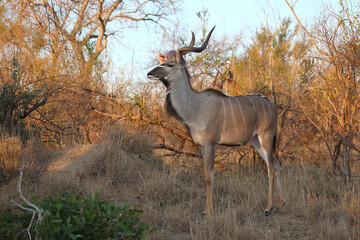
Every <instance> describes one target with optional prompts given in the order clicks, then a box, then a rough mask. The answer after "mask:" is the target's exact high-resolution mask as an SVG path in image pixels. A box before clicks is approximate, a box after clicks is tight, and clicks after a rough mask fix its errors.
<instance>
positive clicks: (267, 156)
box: [251, 135, 280, 216]
mask: <svg viewBox="0 0 360 240" xmlns="http://www.w3.org/2000/svg"><path fill="white" fill-rule="evenodd" d="M251 143H252V145H253V146H254V147H255V149H256V150H257V151H258V153H259V154H260V155H261V157H262V158H263V159H264V161H265V162H266V165H267V168H268V176H269V192H268V201H267V205H266V209H265V216H269V215H270V212H271V211H272V193H273V186H274V176H275V168H276V167H275V164H274V159H275V158H274V156H273V154H272V144H273V137H272V136H269V135H262V136H258V135H256V136H254V138H253V139H252V140H251ZM279 174H280V173H279Z"/></svg>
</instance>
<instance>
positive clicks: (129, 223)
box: [0, 191, 155, 239]
mask: <svg viewBox="0 0 360 240" xmlns="http://www.w3.org/2000/svg"><path fill="white" fill-rule="evenodd" d="M99 192H100V191H98V192H96V193H94V194H92V195H88V194H86V196H85V198H83V199H81V198H80V194H79V193H76V194H72V193H68V192H62V193H59V192H58V194H57V195H56V196H54V197H47V198H45V199H43V200H41V201H40V202H39V203H37V204H36V205H37V206H38V207H39V208H40V209H42V210H43V214H44V215H45V216H44V218H43V219H42V221H41V222H40V223H38V224H33V226H32V228H31V231H30V232H31V235H32V236H33V237H37V238H39V239H109V238H111V239H147V235H148V234H149V233H151V232H152V231H154V230H155V229H154V228H153V229H150V227H149V224H145V223H143V222H141V221H140V219H139V218H138V216H139V215H141V214H142V211H140V210H132V209H130V206H129V204H128V202H125V204H124V206H120V205H118V204H115V203H112V202H105V201H101V200H100V196H99ZM33 202H37V201H36V197H33ZM24 207H27V206H26V205H25V206H24ZM31 217H32V214H31V213H29V212H26V211H24V210H22V209H20V208H18V207H16V208H8V209H5V210H4V211H3V212H2V213H0V239H13V238H15V237H16V235H17V234H18V233H19V232H21V230H22V229H26V228H27V227H28V225H29V223H30V221H31ZM25 234H26V232H24V233H22V234H19V235H18V237H19V238H20V237H21V238H23V237H25V236H26V235H25Z"/></svg>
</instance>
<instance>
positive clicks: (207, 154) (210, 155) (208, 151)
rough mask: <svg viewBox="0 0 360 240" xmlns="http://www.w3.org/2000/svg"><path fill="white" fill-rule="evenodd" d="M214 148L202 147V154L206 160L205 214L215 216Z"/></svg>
mask: <svg viewBox="0 0 360 240" xmlns="http://www.w3.org/2000/svg"><path fill="white" fill-rule="evenodd" d="M214 148H215V146H213V145H204V146H202V148H201V150H202V154H203V158H204V172H205V181H206V204H205V214H207V215H212V214H213V202H212V185H213V181H214Z"/></svg>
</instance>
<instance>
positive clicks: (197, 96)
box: [148, 29, 282, 215]
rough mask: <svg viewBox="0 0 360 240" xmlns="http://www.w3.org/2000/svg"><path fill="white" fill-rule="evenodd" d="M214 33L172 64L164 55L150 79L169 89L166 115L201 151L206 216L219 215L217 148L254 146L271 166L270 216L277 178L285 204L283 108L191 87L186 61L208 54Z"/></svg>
mask: <svg viewBox="0 0 360 240" xmlns="http://www.w3.org/2000/svg"><path fill="white" fill-rule="evenodd" d="M212 31H213V29H212V30H211V32H210V33H209V35H208V36H207V38H206V40H205V42H204V44H203V45H202V46H201V47H200V48H196V47H193V46H191V47H183V48H180V49H179V50H175V51H174V50H172V51H171V52H169V53H168V54H167V56H168V58H166V57H165V56H163V55H160V56H159V60H160V62H161V65H160V66H158V67H156V68H154V69H153V70H152V71H150V72H149V73H148V77H149V78H150V79H153V80H160V81H162V82H163V83H164V85H165V86H166V87H167V97H166V103H165V106H166V111H167V112H168V114H170V115H174V116H175V117H176V118H177V119H179V120H181V121H182V122H183V123H184V124H185V125H186V126H187V127H188V129H189V132H190V134H191V137H192V139H193V140H194V142H195V143H196V144H199V145H200V146H201V149H202V153H203V158H204V172H205V180H206V207H205V211H206V212H207V213H209V214H212V212H213V204H212V184H213V170H214V149H215V146H216V145H219V144H220V145H243V144H246V143H248V142H251V143H252V144H253V146H254V147H255V149H256V150H257V151H258V152H259V153H260V155H261V156H262V158H263V159H264V160H265V162H266V164H267V166H268V175H269V196H268V203H267V207H266V210H265V212H266V214H267V215H268V214H269V213H270V210H271V209H272V188H273V180H274V176H276V177H277V185H278V190H279V196H280V201H281V199H282V188H281V180H280V167H279V163H278V161H277V160H276V158H275V157H274V155H273V146H274V139H275V135H276V126H277V115H278V113H277V108H276V106H275V104H273V103H272V102H271V101H270V100H269V99H267V98H265V97H263V96H261V95H239V96H234V97H231V96H228V95H226V94H224V93H223V92H221V91H220V90H215V89H206V90H204V91H202V92H197V91H195V90H194V89H193V88H192V87H191V85H190V82H189V78H190V76H189V74H188V72H187V69H186V67H185V60H184V58H183V55H185V54H187V53H188V52H201V51H202V50H204V49H205V48H206V45H207V42H208V41H209V38H210V35H211V33H212ZM193 41H194V36H193V39H192V43H193Z"/></svg>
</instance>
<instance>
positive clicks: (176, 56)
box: [175, 50, 185, 66]
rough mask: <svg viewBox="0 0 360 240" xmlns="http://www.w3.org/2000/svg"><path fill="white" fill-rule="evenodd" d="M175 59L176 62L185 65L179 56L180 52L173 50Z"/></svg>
mask: <svg viewBox="0 0 360 240" xmlns="http://www.w3.org/2000/svg"><path fill="white" fill-rule="evenodd" d="M175 60H176V62H177V63H180V64H181V66H185V60H184V58H183V57H182V56H181V53H180V52H179V51H178V50H176V51H175Z"/></svg>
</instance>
